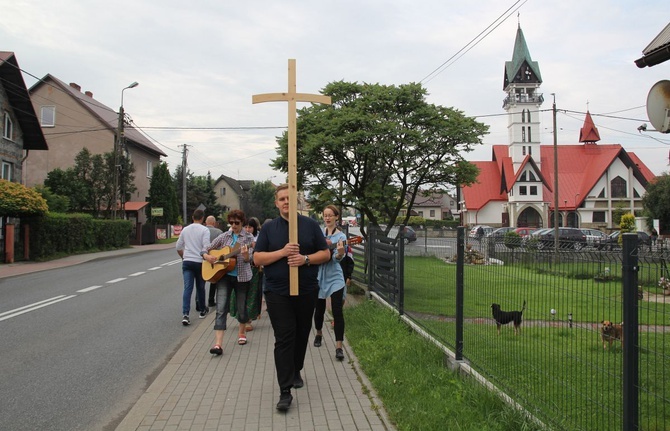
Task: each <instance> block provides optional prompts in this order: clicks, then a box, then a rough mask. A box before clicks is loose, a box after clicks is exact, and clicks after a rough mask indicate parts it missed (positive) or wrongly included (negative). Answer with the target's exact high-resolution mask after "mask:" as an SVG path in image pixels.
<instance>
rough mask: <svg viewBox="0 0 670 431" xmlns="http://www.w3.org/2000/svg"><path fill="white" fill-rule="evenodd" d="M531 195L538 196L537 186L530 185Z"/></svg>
mask: <svg viewBox="0 0 670 431" xmlns="http://www.w3.org/2000/svg"><path fill="white" fill-rule="evenodd" d="M530 195H531V196H537V186H530Z"/></svg>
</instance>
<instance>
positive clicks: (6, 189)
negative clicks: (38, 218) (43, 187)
mask: <svg viewBox="0 0 670 431" xmlns="http://www.w3.org/2000/svg"><path fill="white" fill-rule="evenodd" d="M48 210H49V208H48V207H47V202H46V200H44V198H43V197H42V196H41V195H40V194H39V193H38V192H37V191H35V190H33V189H29V188H28V187H26V186H24V185H22V184H19V183H13V182H10V181H7V180H2V179H0V217H25V216H33V215H41V214H44V213H46V212H47V211H48Z"/></svg>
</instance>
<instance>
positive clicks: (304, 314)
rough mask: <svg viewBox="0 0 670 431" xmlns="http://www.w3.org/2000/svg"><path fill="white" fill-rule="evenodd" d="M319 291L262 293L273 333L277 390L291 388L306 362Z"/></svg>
mask: <svg viewBox="0 0 670 431" xmlns="http://www.w3.org/2000/svg"><path fill="white" fill-rule="evenodd" d="M317 293H318V290H314V291H313V292H311V293H309V294H305V295H298V296H282V295H278V294H276V293H272V292H265V304H266V305H267V311H268V315H269V316H270V322H271V323H272V329H273V330H274V334H275V348H274V355H275V367H276V368H277V382H278V383H279V389H281V390H285V389H290V388H291V387H292V386H293V379H294V377H295V375H296V374H297V373H298V372H299V371H300V370H302V368H303V365H304V364H305V354H306V352H307V343H308V341H309V334H310V332H311V330H312V318H313V317H314V305H315V303H316V296H317Z"/></svg>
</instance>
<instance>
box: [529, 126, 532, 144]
mask: <svg viewBox="0 0 670 431" xmlns="http://www.w3.org/2000/svg"><path fill="white" fill-rule="evenodd" d="M532 140H533V138H531V137H530V126H528V142H531V141H532Z"/></svg>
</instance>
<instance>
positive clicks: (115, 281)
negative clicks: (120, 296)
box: [107, 277, 126, 284]
mask: <svg viewBox="0 0 670 431" xmlns="http://www.w3.org/2000/svg"><path fill="white" fill-rule="evenodd" d="M125 279H126V277H121V278H115V279H114V280H109V281H108V282H107V284H113V283H118V282H119V281H123V280H125Z"/></svg>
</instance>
